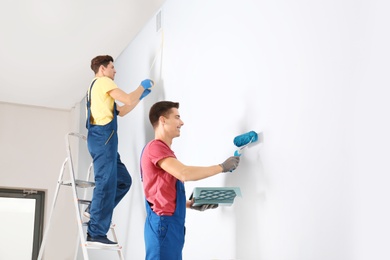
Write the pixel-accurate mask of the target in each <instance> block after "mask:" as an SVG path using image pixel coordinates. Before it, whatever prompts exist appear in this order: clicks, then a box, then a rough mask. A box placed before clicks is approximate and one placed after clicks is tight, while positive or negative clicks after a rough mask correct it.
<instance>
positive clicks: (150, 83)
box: [141, 79, 154, 89]
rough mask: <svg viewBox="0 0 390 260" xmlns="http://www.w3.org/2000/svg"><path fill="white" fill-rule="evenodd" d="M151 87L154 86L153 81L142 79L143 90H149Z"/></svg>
mask: <svg viewBox="0 0 390 260" xmlns="http://www.w3.org/2000/svg"><path fill="white" fill-rule="evenodd" d="M153 85H154V82H153V80H151V79H144V80H143V81H142V82H141V86H142V87H143V88H144V89H148V88H151V87H153Z"/></svg>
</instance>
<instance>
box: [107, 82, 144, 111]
mask: <svg viewBox="0 0 390 260" xmlns="http://www.w3.org/2000/svg"><path fill="white" fill-rule="evenodd" d="M143 92H144V88H143V87H142V86H139V87H138V88H137V89H136V90H134V91H133V92H130V93H126V92H124V91H123V90H121V89H120V88H116V89H113V90H111V91H109V92H108V94H109V95H110V96H111V97H112V98H113V99H115V100H118V101H120V102H122V103H123V104H124V105H123V106H119V105H117V110H118V111H119V116H125V115H126V114H128V113H129V112H130V111H131V110H133V109H134V108H135V107H136V106H137V105H138V103H139V102H140V97H141V95H142V93H143Z"/></svg>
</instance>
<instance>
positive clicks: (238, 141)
mask: <svg viewBox="0 0 390 260" xmlns="http://www.w3.org/2000/svg"><path fill="white" fill-rule="evenodd" d="M257 139H258V136H257V133H256V132H255V131H250V132H248V133H245V134H242V135H239V136H236V137H235V138H234V140H233V143H234V144H235V145H236V146H237V147H240V146H243V145H246V144H249V143H254V142H256V141H257Z"/></svg>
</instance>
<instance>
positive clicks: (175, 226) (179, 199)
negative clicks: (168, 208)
mask: <svg viewBox="0 0 390 260" xmlns="http://www.w3.org/2000/svg"><path fill="white" fill-rule="evenodd" d="M145 205H146V213H147V216H146V221H145V230H144V239H145V249H146V258H145V259H146V260H181V259H182V251H183V247H184V236H185V225H184V224H185V223H184V222H185V217H186V196H185V190H184V184H183V183H182V182H181V181H179V180H177V181H176V209H175V212H174V213H173V215H172V216H158V215H157V214H156V213H154V211H153V210H152V209H151V207H150V205H149V203H148V201H147V200H146V199H145Z"/></svg>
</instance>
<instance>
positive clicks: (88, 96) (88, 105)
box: [85, 79, 97, 129]
mask: <svg viewBox="0 0 390 260" xmlns="http://www.w3.org/2000/svg"><path fill="white" fill-rule="evenodd" d="M96 80H97V79H94V81H92V84H91V86H90V87H89V93H88V91H87V93H86V95H85V100H86V103H87V104H86V105H87V111H88V115H87V120H86V122H85V127H86V128H87V129H89V125H90V124H91V119H90V118H91V92H92V86H93V84H95V81H96Z"/></svg>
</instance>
